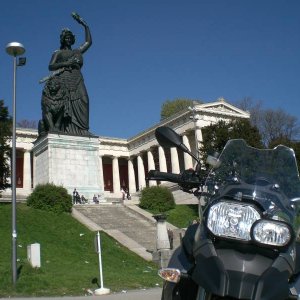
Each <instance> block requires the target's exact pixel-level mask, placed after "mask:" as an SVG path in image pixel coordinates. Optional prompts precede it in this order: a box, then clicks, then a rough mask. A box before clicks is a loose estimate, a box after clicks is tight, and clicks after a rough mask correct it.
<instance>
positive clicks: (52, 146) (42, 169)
mask: <svg viewBox="0 0 300 300" xmlns="http://www.w3.org/2000/svg"><path fill="white" fill-rule="evenodd" d="M98 149H99V141H98V138H97V137H84V136H71V135H63V134H62V135H60V134H54V133H49V134H48V135H46V136H44V137H42V138H39V139H38V140H37V141H36V142H35V143H34V147H33V154H34V178H35V182H34V186H36V185H38V184H45V183H54V184H55V185H61V186H63V187H65V188H66V189H67V190H68V192H69V194H71V195H72V193H73V190H74V189H75V188H76V190H77V191H78V193H79V194H80V195H84V197H85V198H87V199H88V200H92V199H93V196H94V194H96V195H97V196H98V195H100V198H102V199H103V195H104V189H103V183H102V182H101V177H100V171H101V169H102V166H100V164H99V155H98Z"/></svg>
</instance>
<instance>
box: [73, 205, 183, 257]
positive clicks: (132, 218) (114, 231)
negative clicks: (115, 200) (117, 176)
mask: <svg viewBox="0 0 300 300" xmlns="http://www.w3.org/2000/svg"><path fill="white" fill-rule="evenodd" d="M74 208H75V209H76V211H77V212H79V213H80V214H81V215H83V216H84V218H85V220H84V222H83V223H85V225H87V226H88V227H89V228H90V229H92V230H103V231H105V232H106V233H107V234H109V235H111V236H112V237H113V238H115V239H116V240H118V241H119V242H120V243H121V244H123V245H124V246H125V247H127V248H129V249H130V250H132V251H134V252H135V253H137V254H138V255H140V256H141V257H143V258H144V259H147V260H152V254H151V253H153V252H156V234H157V233H156V221H155V220H154V218H153V217H152V215H151V214H150V213H148V212H146V211H143V210H142V209H140V208H139V207H137V206H136V205H132V204H130V205H122V204H115V205H112V204H100V205H87V204H86V205H76V206H74ZM73 212H74V210H73ZM73 215H74V213H73ZM81 222H82V220H81ZM89 223H90V224H89ZM91 224H92V225H91ZM167 228H170V229H172V230H173V236H174V240H173V246H174V247H173V248H176V247H177V246H179V244H180V238H181V236H182V235H183V234H184V230H182V229H179V228H176V227H175V226H173V225H171V224H168V223H167Z"/></svg>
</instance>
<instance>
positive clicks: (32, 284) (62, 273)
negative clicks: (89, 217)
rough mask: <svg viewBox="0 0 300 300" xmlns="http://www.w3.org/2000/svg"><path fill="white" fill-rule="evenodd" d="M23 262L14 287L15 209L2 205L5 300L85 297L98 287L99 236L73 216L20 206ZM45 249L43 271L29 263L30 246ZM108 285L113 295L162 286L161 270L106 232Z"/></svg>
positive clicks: (1, 291)
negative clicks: (12, 298)
mask: <svg viewBox="0 0 300 300" xmlns="http://www.w3.org/2000/svg"><path fill="white" fill-rule="evenodd" d="M17 232H18V239H17V245H18V246H17V257H18V265H17V266H18V271H19V278H18V281H17V287H16V289H15V290H14V289H13V287H12V275H11V205H10V204H1V205H0V244H1V246H0V249H1V257H0V274H1V275H0V276H1V277H0V278H1V280H0V297H8V296H51V295H52V296H63V295H66V296H67V295H68V296H71V295H85V294H86V293H87V292H86V291H87V289H92V290H93V289H96V288H98V286H97V284H95V283H93V282H94V281H95V280H94V279H95V278H98V281H99V267H98V255H97V254H96V252H95V249H94V238H95V233H94V232H91V231H89V230H88V229H87V228H85V227H84V226H83V225H81V224H80V223H78V222H77V221H76V220H74V219H73V218H72V217H71V216H70V215H69V214H60V215H56V214H53V213H49V212H45V211H40V210H35V209H32V208H30V207H27V206H26V205H25V204H18V205H17ZM33 243H39V244H40V245H41V246H40V247H41V268H39V269H33V268H31V266H30V265H29V263H28V262H27V245H29V244H33ZM101 246H102V263H103V273H104V286H105V287H107V288H110V289H111V290H112V291H120V290H126V289H138V288H145V287H154V286H156V285H157V284H159V285H160V284H161V280H160V279H159V277H158V276H157V266H156V265H154V264H152V263H149V262H146V261H144V260H143V259H141V258H140V257H138V256H137V255H135V254H133V253H132V252H130V251H129V250H127V249H126V248H124V247H123V246H121V245H120V244H119V243H118V242H117V241H115V240H113V239H112V238H110V237H108V236H107V235H106V234H104V233H101Z"/></svg>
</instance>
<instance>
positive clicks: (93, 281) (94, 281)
mask: <svg viewBox="0 0 300 300" xmlns="http://www.w3.org/2000/svg"><path fill="white" fill-rule="evenodd" d="M92 284H97V286H98V288H100V284H99V282H98V278H97V277H95V278H93V279H92Z"/></svg>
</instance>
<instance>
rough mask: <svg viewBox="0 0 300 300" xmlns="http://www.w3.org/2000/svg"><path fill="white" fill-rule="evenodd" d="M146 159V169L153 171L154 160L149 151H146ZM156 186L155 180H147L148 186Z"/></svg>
mask: <svg viewBox="0 0 300 300" xmlns="http://www.w3.org/2000/svg"><path fill="white" fill-rule="evenodd" d="M147 158H148V169H149V171H150V170H155V164H154V158H153V154H152V152H151V151H150V150H148V151H147ZM155 185H157V183H156V181H155V180H149V186H155Z"/></svg>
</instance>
